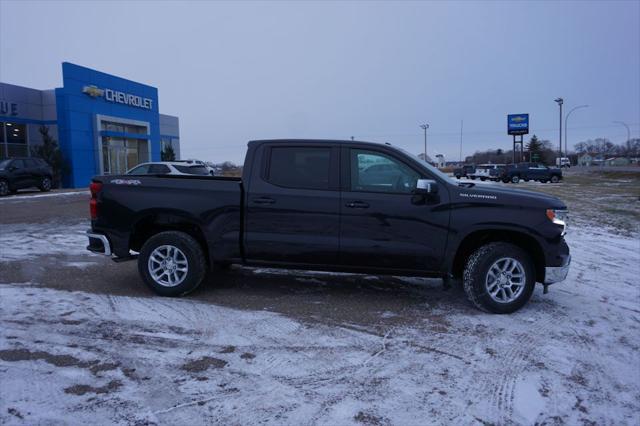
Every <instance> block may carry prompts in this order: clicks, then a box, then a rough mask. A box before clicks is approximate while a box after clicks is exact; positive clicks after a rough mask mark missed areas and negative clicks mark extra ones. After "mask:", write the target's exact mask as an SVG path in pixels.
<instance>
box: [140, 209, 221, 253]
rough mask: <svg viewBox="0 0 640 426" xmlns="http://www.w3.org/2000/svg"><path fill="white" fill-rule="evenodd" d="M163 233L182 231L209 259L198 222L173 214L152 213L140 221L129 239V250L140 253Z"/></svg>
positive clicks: (205, 241) (204, 239) (207, 249)
mask: <svg viewBox="0 0 640 426" xmlns="http://www.w3.org/2000/svg"><path fill="white" fill-rule="evenodd" d="M163 231H181V232H184V233H186V234H189V235H190V236H192V237H193V238H194V239H195V240H196V241H197V242H198V243H199V244H200V246H201V248H202V250H203V252H204V254H205V257H206V258H207V259H209V248H208V245H207V240H206V238H205V235H204V232H202V228H201V226H200V225H199V224H198V223H197V221H195V220H194V219H193V218H189V217H185V216H183V215H180V214H176V213H171V212H161V213H158V212H155V213H150V214H148V215H144V216H142V217H141V218H140V219H138V220H137V221H136V222H135V224H134V226H133V228H132V231H131V235H130V237H129V248H130V249H131V250H134V251H140V249H141V248H142V246H143V245H144V243H145V242H146V241H147V240H148V239H149V238H151V237H152V236H154V235H155V234H158V233H160V232H163Z"/></svg>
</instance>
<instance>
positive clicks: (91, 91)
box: [82, 86, 104, 98]
mask: <svg viewBox="0 0 640 426" xmlns="http://www.w3.org/2000/svg"><path fill="white" fill-rule="evenodd" d="M82 93H86V94H87V95H89V96H91V97H92V98H97V97H99V96H102V95H103V94H104V90H102V89H99V88H97V87H96V86H84V87H83V88H82Z"/></svg>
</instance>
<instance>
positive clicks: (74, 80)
mask: <svg viewBox="0 0 640 426" xmlns="http://www.w3.org/2000/svg"><path fill="white" fill-rule="evenodd" d="M62 82H63V85H62V87H60V88H57V89H54V90H36V89H30V88H25V87H19V86H14V85H10V84H7V83H0V123H1V124H0V131H1V132H2V135H1V136H0V157H11V156H23V155H31V153H32V152H33V147H34V146H36V145H38V144H39V143H42V134H41V127H42V126H45V127H46V128H47V131H48V132H49V135H51V136H52V137H54V138H56V139H57V140H58V142H59V144H60V149H61V151H62V153H63V157H64V159H65V160H66V161H67V163H68V164H69V166H70V167H69V169H70V171H69V173H66V174H65V176H64V178H63V186H65V187H71V188H77V187H86V186H87V185H88V183H89V181H90V180H91V177H92V176H94V175H96V174H121V173H124V172H126V171H127V170H128V169H130V168H132V167H134V166H136V165H137V164H140V163H143V162H146V161H160V159H161V151H163V150H166V149H167V148H168V147H169V146H170V147H171V148H172V149H173V151H174V153H175V154H176V158H178V157H179V153H180V139H179V138H180V135H179V120H178V117H174V116H168V115H163V114H160V113H159V101H158V89H157V88H155V87H151V86H148V85H146V84H142V83H137V82H134V81H131V80H127V79H124V78H121V77H117V76H114V75H110V74H106V73H103V72H100V71H97V70H93V69H90V68H85V67H82V66H79V65H75V64H71V63H68V62H65V63H63V64H62Z"/></svg>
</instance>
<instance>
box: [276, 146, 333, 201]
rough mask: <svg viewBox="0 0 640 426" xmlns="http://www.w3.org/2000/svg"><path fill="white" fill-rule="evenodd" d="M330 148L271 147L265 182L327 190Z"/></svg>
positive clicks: (288, 186) (290, 186) (289, 186)
mask: <svg viewBox="0 0 640 426" xmlns="http://www.w3.org/2000/svg"><path fill="white" fill-rule="evenodd" d="M330 162H331V148H318V147H298V146H295V147H273V148H271V156H270V158H269V170H268V171H267V181H268V182H269V183H272V184H274V185H278V186H283V187H287V188H300V189H326V190H328V189H329V175H330V172H329V167H330Z"/></svg>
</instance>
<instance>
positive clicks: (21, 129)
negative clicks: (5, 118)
mask: <svg viewBox="0 0 640 426" xmlns="http://www.w3.org/2000/svg"><path fill="white" fill-rule="evenodd" d="M6 128H7V143H24V144H26V143H27V126H25V125H24V124H18V123H6Z"/></svg>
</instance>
